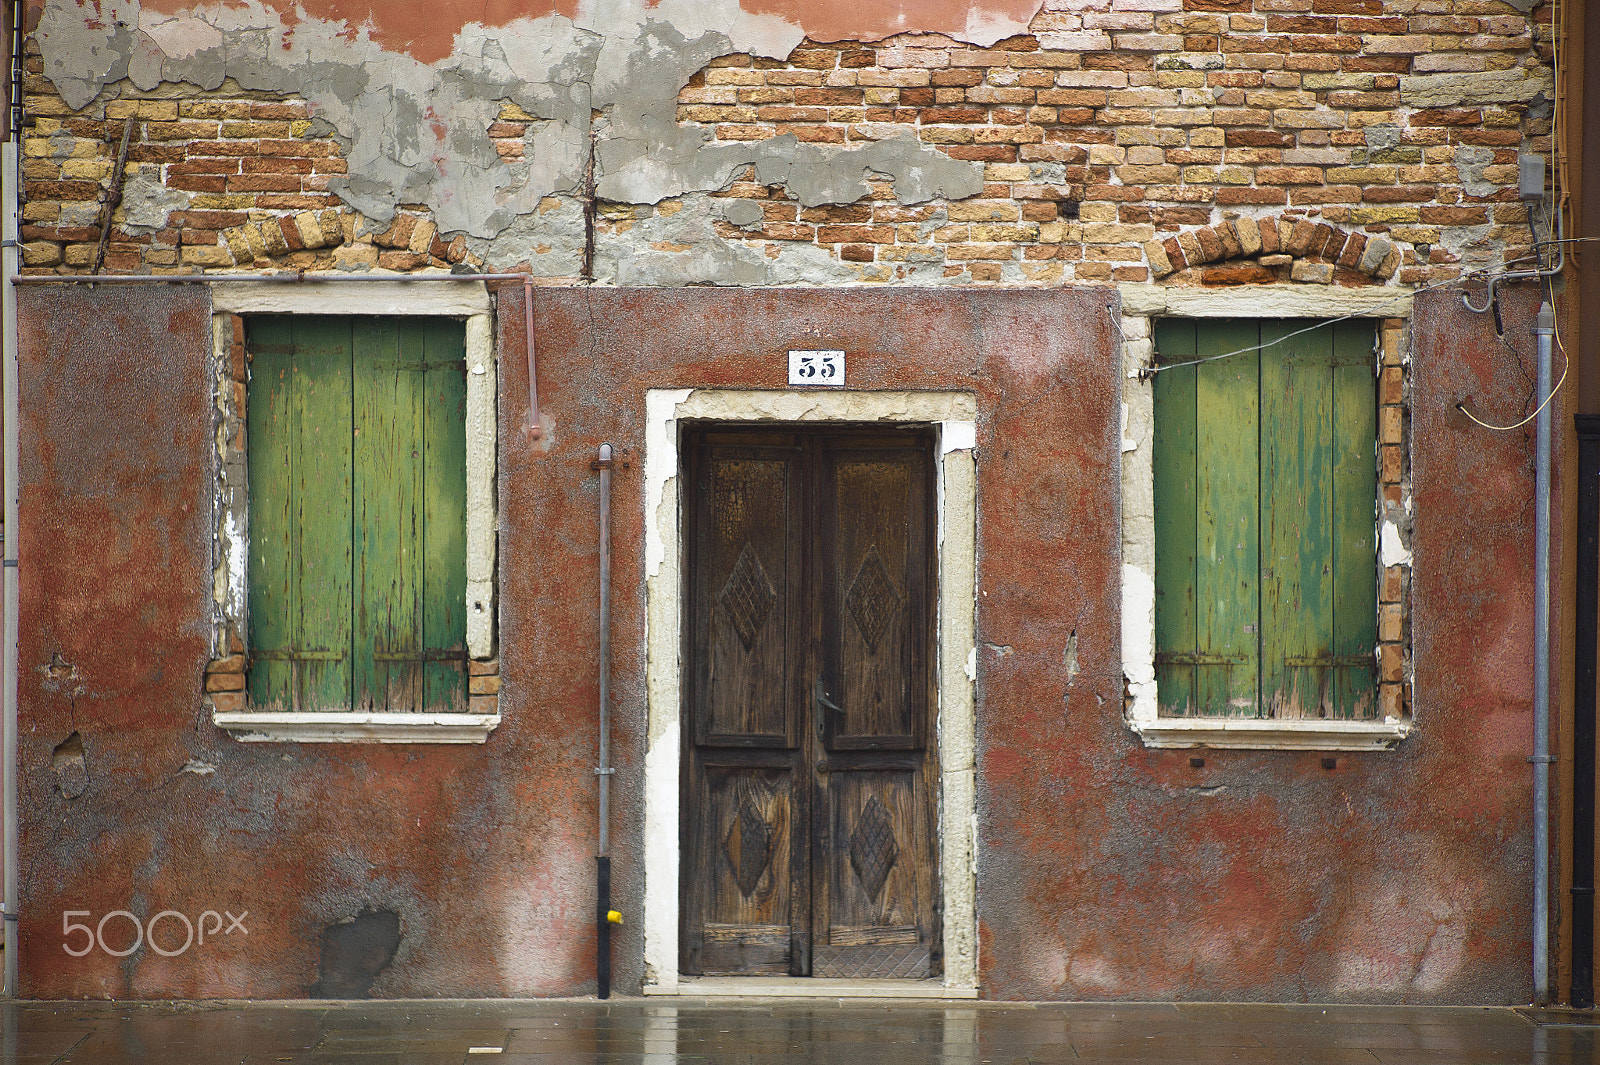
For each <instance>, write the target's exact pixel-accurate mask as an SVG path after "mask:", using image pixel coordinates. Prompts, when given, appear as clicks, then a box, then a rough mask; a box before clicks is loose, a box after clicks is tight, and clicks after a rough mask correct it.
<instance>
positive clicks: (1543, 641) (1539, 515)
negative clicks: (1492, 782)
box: [1529, 303, 1556, 1005]
mask: <svg viewBox="0 0 1600 1065" xmlns="http://www.w3.org/2000/svg"><path fill="white" fill-rule="evenodd" d="M1555 331H1556V316H1555V311H1554V310H1552V309H1551V307H1550V304H1548V303H1541V304H1539V318H1538V322H1537V323H1536V324H1535V325H1534V327H1533V332H1534V335H1535V336H1536V337H1538V340H1539V404H1540V406H1539V416H1538V418H1537V419H1536V420H1535V422H1534V436H1535V438H1536V440H1537V445H1536V448H1537V450H1536V456H1535V459H1534V489H1533V490H1534V522H1533V525H1534V532H1533V535H1534V545H1533V552H1534V560H1533V757H1532V758H1530V759H1529V761H1530V762H1532V763H1533V1000H1534V1002H1535V1003H1537V1004H1539V1005H1545V1004H1547V1003H1549V1001H1550V884H1549V878H1550V763H1551V761H1553V759H1552V758H1551V757H1550V405H1549V404H1548V403H1546V402H1545V400H1546V398H1547V397H1548V396H1549V395H1550V341H1551V337H1553V336H1554V335H1555Z"/></svg>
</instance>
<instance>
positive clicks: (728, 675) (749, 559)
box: [692, 446, 804, 747]
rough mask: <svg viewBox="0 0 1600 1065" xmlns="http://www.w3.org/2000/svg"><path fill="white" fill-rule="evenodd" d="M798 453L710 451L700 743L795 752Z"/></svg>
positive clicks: (697, 593)
mask: <svg viewBox="0 0 1600 1065" xmlns="http://www.w3.org/2000/svg"><path fill="white" fill-rule="evenodd" d="M799 458H800V455H799V451H798V449H796V448H793V447H787V448H785V447H732V446H719V447H711V448H708V449H707V451H706V453H705V455H704V456H703V460H702V463H701V466H700V469H699V470H698V471H697V473H698V478H697V479H698V481H699V485H698V487H699V488H700V489H701V491H702V494H703V495H704V497H705V500H704V507H703V516H704V518H705V520H704V521H703V522H702V523H701V525H700V527H699V528H698V529H697V530H696V545H695V546H696V553H695V558H696V566H695V570H694V574H693V577H694V597H693V599H694V603H693V609H694V611H695V617H694V622H693V624H694V628H693V630H692V632H693V634H694V639H695V640H696V641H697V643H698V646H697V647H696V651H697V653H696V655H695V662H696V666H697V670H696V675H695V681H696V684H695V692H696V708H697V710H698V713H696V714H695V729H696V732H695V738H696V740H697V741H698V742H699V743H702V744H705V745H708V746H730V747H793V746H794V745H795V743H796V741H797V735H796V727H795V714H796V708H795V700H794V688H795V685H796V684H798V683H799V680H798V672H797V668H798V660H797V657H796V653H797V650H798V651H800V652H803V650H804V645H803V641H801V640H800V639H799V623H800V619H799V609H800V606H801V603H800V599H801V595H800V557H799V551H798V549H797V545H798V534H799V529H798V523H797V521H796V520H795V519H796V518H797V517H798V515H797V514H796V507H797V504H798V501H799V495H800V490H799V484H798V478H799V472H800V471H799Z"/></svg>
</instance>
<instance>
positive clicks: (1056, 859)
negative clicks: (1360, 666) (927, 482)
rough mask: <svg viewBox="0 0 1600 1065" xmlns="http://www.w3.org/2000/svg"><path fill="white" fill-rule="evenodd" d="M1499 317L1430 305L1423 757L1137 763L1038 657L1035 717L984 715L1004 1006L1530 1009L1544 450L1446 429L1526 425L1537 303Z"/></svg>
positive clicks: (1130, 743)
mask: <svg viewBox="0 0 1600 1065" xmlns="http://www.w3.org/2000/svg"><path fill="white" fill-rule="evenodd" d="M1479 298H1481V293H1479ZM1502 300H1503V302H1504V304H1505V307H1506V313H1505V323H1506V337H1507V339H1508V341H1509V342H1510V343H1511V344H1512V345H1514V346H1515V348H1516V349H1517V354H1513V353H1512V352H1511V351H1510V350H1509V349H1507V348H1506V347H1503V346H1501V345H1500V344H1499V343H1498V342H1497V341H1496V340H1495V338H1494V333H1493V327H1492V323H1491V322H1490V321H1489V320H1488V316H1486V315H1478V316H1473V315H1469V314H1467V313H1466V312H1465V311H1464V310H1462V309H1461V307H1460V303H1459V297H1458V294H1457V293H1454V292H1434V293H1426V294H1423V295H1421V296H1419V297H1418V305H1417V317H1416V320H1415V323H1414V326H1413V329H1414V334H1413V350H1412V353H1411V358H1412V368H1413V373H1414V375H1415V376H1414V381H1413V392H1412V397H1413V398H1412V404H1413V406H1412V418H1413V434H1412V441H1413V443H1412V448H1413V451H1412V459H1413V466H1412V477H1413V485H1414V486H1415V493H1416V496H1415V499H1416V502H1415V506H1416V511H1417V516H1416V525H1415V531H1414V536H1413V540H1412V544H1413V548H1414V551H1415V554H1416V573H1417V575H1418V576H1417V586H1416V588H1415V590H1414V598H1413V602H1412V606H1413V614H1412V624H1413V626H1414V628H1413V633H1414V639H1415V647H1414V654H1415V683H1416V691H1415V700H1416V702H1415V705H1414V712H1415V725H1416V727H1415V731H1414V732H1413V734H1412V736H1411V738H1410V739H1408V740H1406V741H1405V742H1404V743H1403V744H1401V745H1400V747H1399V748H1397V749H1396V750H1394V751H1389V752H1382V753H1372V754H1340V755H1338V756H1337V758H1335V759H1334V760H1333V766H1332V768H1325V767H1324V762H1323V757H1324V756H1323V755H1319V754H1315V753H1292V752H1281V753H1280V752H1271V753H1268V752H1245V751H1221V750H1191V751H1160V750H1147V749H1144V748H1142V747H1140V745H1139V743H1138V742H1137V740H1135V739H1134V738H1133V737H1132V735H1131V734H1130V733H1128V732H1127V731H1126V730H1125V729H1123V728H1122V727H1121V724H1120V721H1119V719H1118V718H1117V716H1116V715H1114V714H1107V713H1105V712H1104V711H1103V710H1102V708H1100V707H1099V706H1098V705H1097V703H1096V701H1095V699H1094V698H1093V697H1092V695H1093V692H1092V691H1085V690H1083V689H1082V688H1081V687H1077V686H1072V685H1069V684H1067V683H1065V678H1064V677H1062V676H1060V675H1059V672H1056V674H1055V675H1052V670H1051V669H1050V668H1049V664H1048V663H1045V662H1033V663H1029V664H1028V667H1027V668H1026V670H1025V671H1021V670H1019V672H1023V673H1024V675H1025V678H1026V679H1025V680H1024V681H1022V683H1025V684H1027V685H1028V688H1029V692H1030V697H1029V698H1027V699H1026V700H1024V701H1023V705H1025V706H1028V707H1029V708H1030V710H1031V711H1032V712H1031V713H1026V714H1023V715H1019V716H1016V717H1014V716H1013V715H1011V714H1008V713H1005V712H1000V711H999V707H997V706H995V705H994V704H993V703H991V702H987V701H986V703H985V706H984V708H983V710H982V711H980V719H981V720H982V721H984V722H985V723H986V725H987V727H986V729H985V732H984V735H985V740H986V742H985V751H986V756H985V759H984V763H983V775H984V778H985V794H986V795H987V796H988V797H989V800H990V806H989V809H988V811H987V816H986V817H985V829H984V844H985V850H984V852H983V860H982V864H981V866H980V868H981V870H982V872H981V874H980V875H981V883H982V888H981V896H982V904H983V912H984V915H985V921H984V933H985V939H984V948H985V953H984V959H983V961H984V965H983V968H984V972H985V987H986V988H987V989H988V991H989V993H991V994H994V995H997V996H999V997H1013V996H1015V997H1023V998H1031V997H1056V998H1162V999H1164V998H1222V999H1234V998H1241V999H1289V1000H1300V999H1312V1000H1319V999H1321V1000H1328V999H1342V1000H1370V1001H1411V1002H1476V1003H1513V1002H1521V1001H1527V999H1528V997H1529V995H1530V994H1531V988H1530V985H1529V977H1528V965H1527V961H1526V959H1527V955H1528V950H1529V937H1530V931H1529V921H1528V914H1529V912H1530V906H1531V898H1532V886H1531V884H1532V881H1531V875H1532V873H1531V863H1532V858H1531V845H1530V833H1531V825H1530V820H1531V818H1530V814H1531V805H1530V804H1531V789H1530V781H1531V776H1530V773H1529V770H1528V766H1527V763H1526V757H1527V752H1528V743H1529V737H1530V735H1531V731H1530V730H1531V727H1532V726H1531V722H1532V717H1531V705H1532V684H1531V666H1530V665H1529V658H1530V654H1531V640H1532V636H1531V632H1530V628H1531V619H1532V605H1531V563H1532V548H1531V542H1532V522H1533V514H1532V466H1531V450H1532V449H1531V446H1530V442H1529V438H1528V436H1529V434H1527V433H1523V432H1518V433H1512V434H1505V435H1495V434H1490V433H1487V432H1486V431H1484V430H1482V429H1478V428H1476V427H1473V426H1471V425H1470V423H1469V422H1468V421H1467V420H1466V418H1464V417H1463V416H1461V415H1460V414H1459V413H1457V412H1456V411H1455V409H1454V406H1455V404H1456V403H1457V402H1459V401H1461V400H1462V399H1464V398H1466V397H1467V396H1469V395H1474V396H1477V397H1478V399H1479V402H1480V404H1484V405H1487V403H1488V401H1489V400H1488V397H1497V406H1496V407H1495V415H1496V416H1497V417H1501V419H1502V420H1506V421H1510V420H1515V418H1516V417H1518V416H1520V414H1513V410H1514V408H1515V401H1514V400H1510V399H1509V397H1516V398H1517V399H1520V398H1521V397H1523V396H1524V395H1526V394H1527V393H1528V391H1529V384H1528V379H1527V378H1526V377H1524V376H1522V374H1521V373H1519V369H1518V365H1517V360H1518V358H1519V357H1520V359H1521V360H1522V364H1523V368H1524V372H1526V369H1527V367H1528V366H1529V365H1530V364H1531V360H1532V355H1533V347H1532V338H1531V337H1530V335H1529V326H1530V324H1531V320H1532V309H1533V306H1534V304H1535V303H1536V302H1537V300H1536V298H1534V297H1533V296H1532V295H1531V294H1530V293H1526V292H1519V293H1516V294H1515V295H1510V294H1503V295H1502ZM1507 415H1509V417H1506V416H1507ZM1530 433H1531V429H1530ZM983 584H984V586H985V587H987V585H988V575H987V573H986V574H985V577H984V579H983ZM983 605H984V607H985V608H987V606H988V601H987V600H985V601H984V604H983ZM984 616H985V617H986V618H990V619H992V615H991V614H990V613H989V612H988V610H987V609H985V614H984ZM983 628H984V630H985V631H986V632H988V633H990V635H988V636H987V637H986V638H987V639H989V640H991V641H995V642H1004V639H1003V637H1004V633H1003V632H999V633H997V632H995V629H994V626H993V622H992V620H989V621H986V622H985V623H984V626H983ZM1014 661H1015V660H1014V659H1013V658H1011V657H1010V656H999V655H996V656H994V657H992V658H990V659H989V660H988V661H987V662H986V665H987V671H986V676H987V677H988V678H994V677H995V676H996V674H1003V673H1005V672H1007V671H1009V670H1011V669H1013V668H1015V667H1014V666H1013V663H1014ZM986 690H987V691H993V690H994V685H993V680H992V679H990V680H989V683H988V684H987V685H986ZM1063 693H1064V694H1065V700H1064V702H1063V701H1062V694H1063ZM1195 757H1198V758H1200V760H1201V762H1202V764H1201V765H1199V766H1196V765H1193V764H1192V763H1191V759H1192V758H1195Z"/></svg>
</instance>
